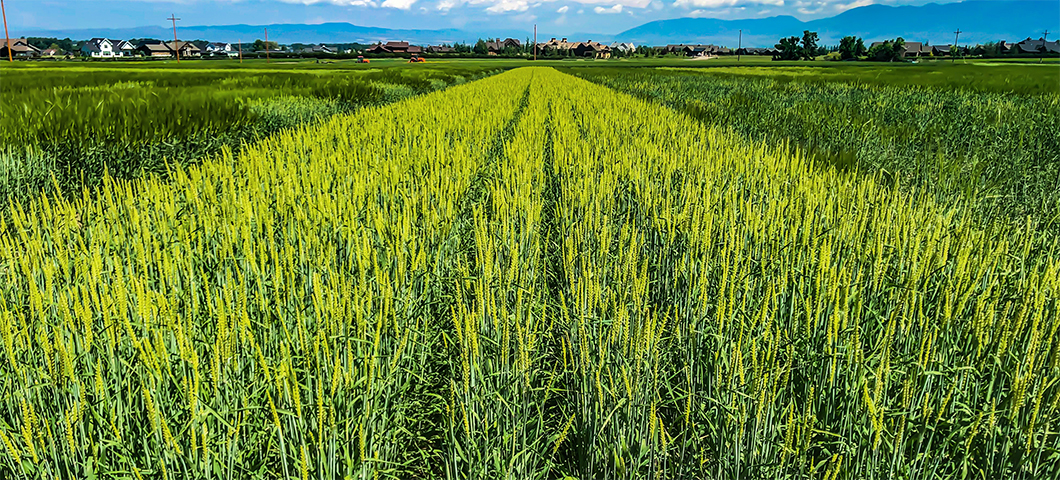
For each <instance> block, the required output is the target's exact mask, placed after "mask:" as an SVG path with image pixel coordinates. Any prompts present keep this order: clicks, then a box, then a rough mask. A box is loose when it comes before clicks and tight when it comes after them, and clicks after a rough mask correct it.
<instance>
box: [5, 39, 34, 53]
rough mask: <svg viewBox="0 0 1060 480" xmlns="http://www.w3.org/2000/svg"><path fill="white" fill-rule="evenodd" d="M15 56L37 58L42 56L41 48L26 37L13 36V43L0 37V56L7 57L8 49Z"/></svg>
mask: <svg viewBox="0 0 1060 480" xmlns="http://www.w3.org/2000/svg"><path fill="white" fill-rule="evenodd" d="M9 49H10V52H11V53H10V55H11V56H12V57H14V58H36V57H39V56H40V49H39V48H37V47H34V46H33V45H30V44H29V42H27V41H26V39H25V38H12V39H11V45H10V46H9V45H8V44H7V40H5V39H3V38H0V56H2V57H3V58H7V56H8V51H9Z"/></svg>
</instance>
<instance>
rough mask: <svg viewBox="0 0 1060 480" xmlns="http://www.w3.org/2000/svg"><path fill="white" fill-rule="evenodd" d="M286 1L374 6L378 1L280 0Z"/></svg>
mask: <svg viewBox="0 0 1060 480" xmlns="http://www.w3.org/2000/svg"><path fill="white" fill-rule="evenodd" d="M280 1H281V2H284V3H297V4H300V5H316V4H318V3H330V4H332V5H338V6H340V7H374V6H376V3H375V2H373V1H371V0H280Z"/></svg>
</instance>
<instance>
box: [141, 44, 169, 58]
mask: <svg viewBox="0 0 1060 480" xmlns="http://www.w3.org/2000/svg"><path fill="white" fill-rule="evenodd" d="M136 52H137V53H139V54H140V55H143V56H145V57H152V58H168V57H172V56H173V50H170V48H169V45H166V44H165V43H163V42H160V41H158V40H154V41H148V42H144V43H141V44H140V46H139V47H136Z"/></svg>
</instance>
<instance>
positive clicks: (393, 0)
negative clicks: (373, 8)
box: [382, 0, 416, 10]
mask: <svg viewBox="0 0 1060 480" xmlns="http://www.w3.org/2000/svg"><path fill="white" fill-rule="evenodd" d="M414 3H416V0H385V1H384V2H383V4H382V5H383V7H386V8H397V9H400V10H408V9H410V8H412V4H414Z"/></svg>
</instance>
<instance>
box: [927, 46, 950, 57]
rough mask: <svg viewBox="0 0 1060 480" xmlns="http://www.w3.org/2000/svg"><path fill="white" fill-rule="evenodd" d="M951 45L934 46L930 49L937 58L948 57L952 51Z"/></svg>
mask: <svg viewBox="0 0 1060 480" xmlns="http://www.w3.org/2000/svg"><path fill="white" fill-rule="evenodd" d="M950 47H951V46H950V45H932V46H931V47H930V49H931V50H930V51H931V55H933V56H936V57H948V56H949V55H950V51H951V48H950Z"/></svg>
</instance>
